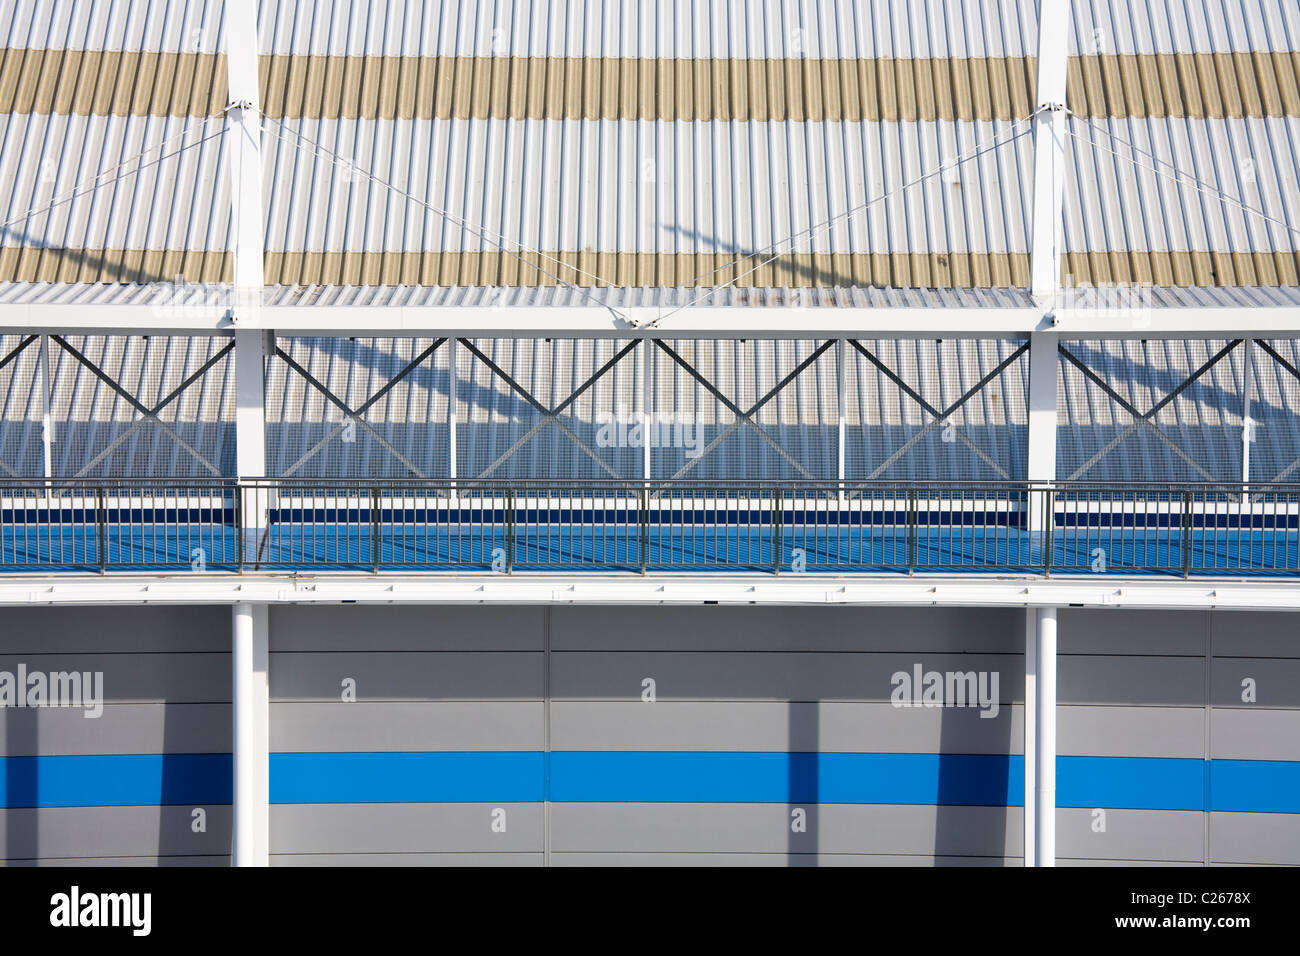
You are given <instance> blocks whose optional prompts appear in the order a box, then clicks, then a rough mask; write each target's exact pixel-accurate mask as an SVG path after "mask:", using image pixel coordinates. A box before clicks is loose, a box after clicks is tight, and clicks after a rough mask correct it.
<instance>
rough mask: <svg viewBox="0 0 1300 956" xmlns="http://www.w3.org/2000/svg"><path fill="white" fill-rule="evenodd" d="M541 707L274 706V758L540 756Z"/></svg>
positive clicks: (495, 703) (448, 703)
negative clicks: (317, 754)
mask: <svg viewBox="0 0 1300 956" xmlns="http://www.w3.org/2000/svg"><path fill="white" fill-rule="evenodd" d="M544 707H545V705H544V704H543V703H542V702H541V701H472V702H469V701H465V702H462V701H381V702H373V701H365V700H360V701H357V702H356V703H353V704H345V703H342V702H339V701H332V702H328V703H315V702H284V701H281V702H277V703H274V704H272V705H271V750H272V751H273V752H311V751H323V752H330V751H347V752H354V753H365V752H372V751H375V752H379V751H457V750H470V751H472V750H533V751H536V750H542V749H543V748H544V747H545V743H546V733H545V714H544Z"/></svg>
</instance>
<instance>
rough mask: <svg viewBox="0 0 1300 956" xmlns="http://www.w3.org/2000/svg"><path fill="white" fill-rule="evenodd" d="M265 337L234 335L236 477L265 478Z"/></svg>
mask: <svg viewBox="0 0 1300 956" xmlns="http://www.w3.org/2000/svg"><path fill="white" fill-rule="evenodd" d="M266 338H267V337H266V335H264V334H263V333H262V332H261V331H259V330H258V329H243V330H240V331H238V332H236V333H235V468H236V472H237V474H238V477H240V478H241V479H243V478H264V477H266Z"/></svg>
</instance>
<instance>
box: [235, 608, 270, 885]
mask: <svg viewBox="0 0 1300 956" xmlns="http://www.w3.org/2000/svg"><path fill="white" fill-rule="evenodd" d="M267 617H268V614H267V605H265V604H236V605H235V606H234V613H233V621H232V630H233V638H232V641H231V655H230V657H231V665H232V666H231V671H232V673H231V678H232V679H231V713H232V716H233V721H232V723H233V726H232V731H233V736H232V740H233V750H234V752H233V763H234V795H233V803H234V805H233V806H232V807H231V811H232V813H231V817H232V827H233V833H232V840H231V843H232V848H231V860H230V862H231V864H232V865H234V866H266V865H267V864H268V862H269V859H268V853H269V850H270V810H269V807H270V757H269V750H270V729H269V728H270V691H269V687H268V684H267V661H268V654H267V649H268V648H267V644H268V640H267V638H268V635H267Z"/></svg>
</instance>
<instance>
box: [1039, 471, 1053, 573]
mask: <svg viewBox="0 0 1300 956" xmlns="http://www.w3.org/2000/svg"><path fill="white" fill-rule="evenodd" d="M1055 498H1056V486H1055V485H1047V486H1045V487H1044V489H1043V493H1042V496H1041V500H1042V508H1043V511H1044V512H1045V513H1044V514H1043V577H1051V575H1052V552H1053V551H1055V550H1056V543H1055V538H1056V501H1055Z"/></svg>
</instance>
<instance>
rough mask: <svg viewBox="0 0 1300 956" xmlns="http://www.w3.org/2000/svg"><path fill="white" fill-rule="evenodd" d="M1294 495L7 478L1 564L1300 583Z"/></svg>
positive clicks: (1227, 489)
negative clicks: (1274, 578)
mask: <svg viewBox="0 0 1300 956" xmlns="http://www.w3.org/2000/svg"><path fill="white" fill-rule="evenodd" d="M1298 542H1300V485H1285V486H1284V485H1251V486H1249V487H1248V488H1247V487H1242V486H1240V485H1179V484H1164V485H1152V484H1141V485H1139V484H1134V485H1114V484H1111V485H1098V484H1089V483H1082V482H1057V483H1030V482H1001V483H978V482H973V483H965V484H954V483H945V482H862V483H855V482H824V483H817V482H786V483H770V482H769V483H763V482H695V481H649V482H645V481H606V482H597V481H590V482H582V481H578V482H560V481H459V482H450V481H442V482H439V481H396V480H325V479H260V480H256V481H243V482H236V481H232V480H218V481H203V480H189V479H187V480H180V479H176V480H158V479H152V480H151V479H140V480H133V479H120V480H96V481H83V480H59V479H54V480H50V479H31V480H17V481H9V482H6V483H0V571H59V570H77V571H100V572H109V571H128V570H141V571H144V570H148V571H166V572H174V571H190V572H252V571H256V572H276V571H328V570H359V569H360V570H368V571H372V572H379V571H390V570H396V571H422V570H428V571H438V570H443V571H462V572H470V571H485V572H490V571H496V572H500V573H505V574H510V573H514V572H516V571H606V572H640V573H650V572H671V571H697V572H699V571H767V572H770V573H773V574H784V573H803V572H839V573H846V572H890V571H893V572H901V573H917V572H925V573H931V572H934V573H937V572H970V573H980V572H1001V573H1015V574H1125V575H1129V574H1146V573H1159V574H1167V575H1177V576H1183V577H1190V576H1192V575H1255V574H1298V573H1300V552H1298V547H1297V546H1298Z"/></svg>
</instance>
